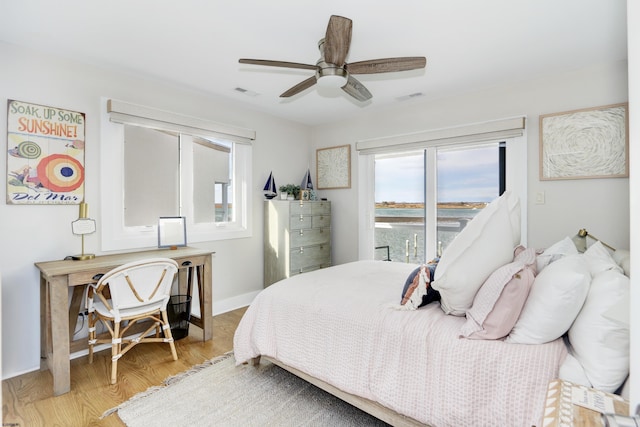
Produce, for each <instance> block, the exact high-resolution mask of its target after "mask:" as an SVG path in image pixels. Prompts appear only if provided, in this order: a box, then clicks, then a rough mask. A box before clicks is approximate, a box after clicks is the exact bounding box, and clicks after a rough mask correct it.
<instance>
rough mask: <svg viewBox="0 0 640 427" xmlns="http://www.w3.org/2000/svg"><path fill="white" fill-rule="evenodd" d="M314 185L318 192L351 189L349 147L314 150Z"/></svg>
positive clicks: (348, 145)
mask: <svg viewBox="0 0 640 427" xmlns="http://www.w3.org/2000/svg"><path fill="white" fill-rule="evenodd" d="M316 183H317V185H318V189H319V190H330V189H336V188H351V145H350V144H347V145H341V146H338V147H329V148H319V149H317V150H316Z"/></svg>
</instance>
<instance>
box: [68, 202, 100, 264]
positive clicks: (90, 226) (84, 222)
mask: <svg viewBox="0 0 640 427" xmlns="http://www.w3.org/2000/svg"><path fill="white" fill-rule="evenodd" d="M87 210H88V206H87V204H86V203H85V202H82V203H80V212H79V214H78V219H77V220H75V221H73V222H72V223H71V231H72V232H73V234H76V235H80V236H82V253H81V254H80V255H73V256H71V259H73V260H77V261H85V260H88V259H93V258H95V257H96V256H95V255H94V254H85V253H84V235H85V234H91V233H95V231H96V221H95V220H93V219H90V218H88V217H87Z"/></svg>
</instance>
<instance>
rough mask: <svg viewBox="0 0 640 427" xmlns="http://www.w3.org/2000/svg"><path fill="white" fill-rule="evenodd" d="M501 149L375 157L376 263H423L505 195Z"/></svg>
mask: <svg viewBox="0 0 640 427" xmlns="http://www.w3.org/2000/svg"><path fill="white" fill-rule="evenodd" d="M504 147H505V144H504V143H500V142H492V143H483V144H474V145H468V146H440V147H438V146H434V147H428V148H426V149H424V150H420V151H413V152H404V153H384V154H376V155H375V159H374V171H375V172H374V173H375V232H374V244H375V248H376V249H375V251H374V257H375V258H376V259H388V260H391V261H399V262H411V263H422V262H425V261H428V260H429V259H431V258H433V257H434V256H439V254H441V252H442V251H443V250H444V249H446V247H447V246H448V245H449V244H450V243H451V241H453V239H454V238H455V236H457V235H458V233H460V231H462V229H464V227H465V226H466V225H467V223H468V222H469V221H470V220H471V219H473V217H474V216H475V215H477V213H478V212H480V210H482V209H483V208H484V207H485V206H486V205H487V203H488V202H490V201H491V200H493V199H494V198H496V197H497V196H499V195H500V194H502V192H504V189H505V186H506V182H505V176H506V174H505V171H506V164H505V148H504Z"/></svg>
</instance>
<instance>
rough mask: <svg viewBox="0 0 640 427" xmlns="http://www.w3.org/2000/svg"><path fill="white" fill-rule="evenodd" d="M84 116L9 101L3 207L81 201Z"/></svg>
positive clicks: (75, 202) (67, 111)
mask: <svg viewBox="0 0 640 427" xmlns="http://www.w3.org/2000/svg"><path fill="white" fill-rule="evenodd" d="M84 145H85V115H84V113H79V112H76V111H70V110H65V109H62V108H56V107H48V106H44V105H37V104H31V103H28V102H22V101H16V100H11V99H10V100H8V105H7V204H79V203H81V202H82V201H83V200H84Z"/></svg>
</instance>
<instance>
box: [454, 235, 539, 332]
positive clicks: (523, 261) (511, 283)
mask: <svg viewBox="0 0 640 427" xmlns="http://www.w3.org/2000/svg"><path fill="white" fill-rule="evenodd" d="M515 253H516V256H515V258H514V260H513V262H511V263H510V264H507V265H504V266H502V267H500V268H498V269H497V270H496V271H494V272H493V273H492V274H491V275H490V276H489V278H488V279H487V280H486V281H485V282H484V284H483V285H482V287H481V288H480V290H479V291H478V293H477V294H476V297H475V298H474V301H473V305H472V307H471V308H470V309H469V310H467V313H466V316H467V321H466V322H465V324H464V325H463V326H462V328H461V330H460V334H461V336H463V337H466V338H471V339H485V340H495V339H500V338H503V337H505V336H507V335H508V334H509V332H511V329H512V328H513V326H514V325H515V324H516V322H517V321H518V317H520V312H521V311H522V307H524V303H525V302H526V300H527V296H528V295H529V290H530V289H531V285H532V284H533V281H534V279H535V268H536V267H535V262H536V252H535V249H533V248H530V249H524V248H523V247H522V246H518V247H517V248H516V250H515Z"/></svg>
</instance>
